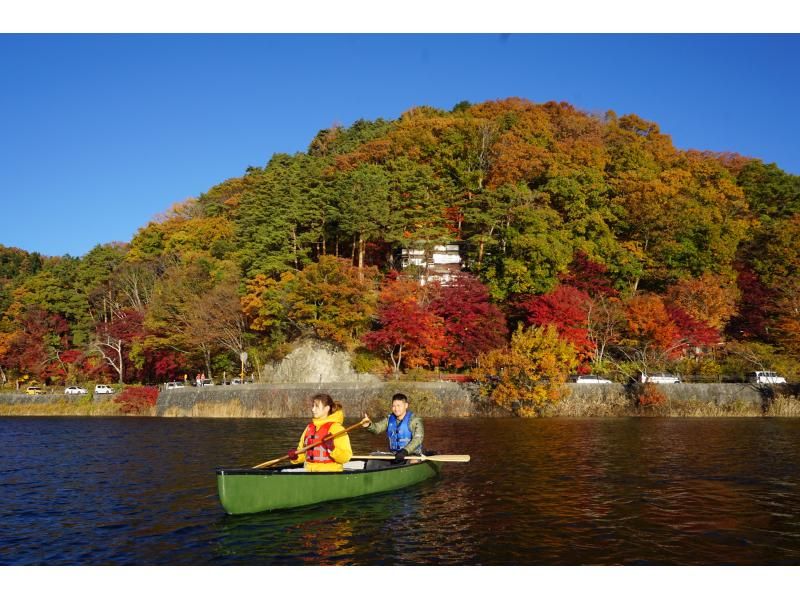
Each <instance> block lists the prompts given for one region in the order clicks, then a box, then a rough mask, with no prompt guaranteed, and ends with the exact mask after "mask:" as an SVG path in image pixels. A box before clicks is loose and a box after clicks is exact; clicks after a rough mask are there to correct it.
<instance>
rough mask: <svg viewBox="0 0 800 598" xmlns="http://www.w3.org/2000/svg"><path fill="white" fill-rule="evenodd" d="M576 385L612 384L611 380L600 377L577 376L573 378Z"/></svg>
mask: <svg viewBox="0 0 800 598" xmlns="http://www.w3.org/2000/svg"><path fill="white" fill-rule="evenodd" d="M575 383H576V384H612V382H611V380H608V379H607V378H603V377H602V376H594V375H591V376H578V377H577V378H575Z"/></svg>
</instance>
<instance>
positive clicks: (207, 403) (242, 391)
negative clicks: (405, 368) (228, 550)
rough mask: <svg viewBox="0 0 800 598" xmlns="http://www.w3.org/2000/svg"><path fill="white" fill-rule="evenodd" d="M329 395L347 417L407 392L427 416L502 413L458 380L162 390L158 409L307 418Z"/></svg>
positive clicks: (380, 407)
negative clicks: (313, 402)
mask: <svg viewBox="0 0 800 598" xmlns="http://www.w3.org/2000/svg"><path fill="white" fill-rule="evenodd" d="M318 392H325V393H328V394H330V395H331V396H332V397H333V399H334V400H335V401H338V402H339V403H341V405H342V407H343V408H344V412H345V414H346V415H347V416H348V417H358V416H360V415H361V414H363V413H364V412H367V413H370V414H371V415H375V414H379V413H384V412H386V411H387V410H388V407H389V402H390V399H391V397H392V395H393V394H394V393H397V392H402V393H405V394H406V395H407V396H408V397H409V398H410V399H411V409H412V411H414V412H415V413H418V414H419V415H421V416H428V417H470V416H476V415H492V414H493V413H497V414H499V412H496V410H494V409H490V408H487V407H486V406H485V405H484V404H483V402H480V401H478V400H477V396H476V393H474V392H470V389H469V388H467V387H465V386H462V385H459V384H455V383H453V382H406V383H395V382H390V383H385V384H382V383H378V384H363V385H360V384H352V383H330V384H321V385H320V384H263V385H243V386H214V387H206V388H199V389H195V388H183V389H177V390H168V391H163V392H162V393H161V394H160V395H159V397H158V403H157V404H156V414H157V415H160V416H166V417H170V416H172V417H308V416H309V413H310V408H311V406H310V403H309V400H308V399H309V398H310V397H311V396H312V395H314V394H316V393H318Z"/></svg>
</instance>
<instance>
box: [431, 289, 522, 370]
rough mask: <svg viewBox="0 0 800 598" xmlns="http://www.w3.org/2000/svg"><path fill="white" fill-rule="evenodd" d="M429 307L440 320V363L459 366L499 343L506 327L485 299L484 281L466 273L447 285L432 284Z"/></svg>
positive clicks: (471, 360) (487, 291) (464, 364)
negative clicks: (443, 353) (443, 354)
mask: <svg viewBox="0 0 800 598" xmlns="http://www.w3.org/2000/svg"><path fill="white" fill-rule="evenodd" d="M429 307H430V310H431V311H432V312H433V313H434V314H436V315H437V316H439V317H440V318H441V319H442V321H443V322H444V349H445V357H444V365H445V366H447V367H454V368H462V367H464V366H468V365H474V364H476V363H477V359H478V356H479V355H480V354H481V353H488V352H489V351H491V350H492V349H497V348H499V347H502V346H503V345H504V344H505V342H506V336H507V335H508V328H507V327H506V318H505V316H504V315H503V313H502V312H501V311H500V309H499V308H498V307H497V306H496V305H494V304H493V303H492V302H491V301H490V300H489V290H488V289H487V288H486V285H484V284H483V283H481V282H480V281H479V280H478V279H477V278H475V277H474V276H472V275H469V274H462V275H460V276H459V277H458V278H457V279H456V280H455V282H454V283H453V284H450V285H448V286H441V285H438V284H436V285H432V288H431V301H430V306H429Z"/></svg>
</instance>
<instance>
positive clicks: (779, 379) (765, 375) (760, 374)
mask: <svg viewBox="0 0 800 598" xmlns="http://www.w3.org/2000/svg"><path fill="white" fill-rule="evenodd" d="M747 378H748V380H750V381H751V382H753V383H755V384H786V378H784V377H783V376H779V375H778V372H771V371H768V370H759V371H757V372H751V373H750V374H748V376H747Z"/></svg>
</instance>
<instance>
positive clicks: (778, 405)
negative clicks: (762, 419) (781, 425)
mask: <svg viewBox="0 0 800 598" xmlns="http://www.w3.org/2000/svg"><path fill="white" fill-rule="evenodd" d="M766 415H768V416H772V417H800V400H798V399H796V398H794V397H788V396H787V397H776V398H775V400H774V401H772V404H771V405H770V406H769V409H767V413H766Z"/></svg>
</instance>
